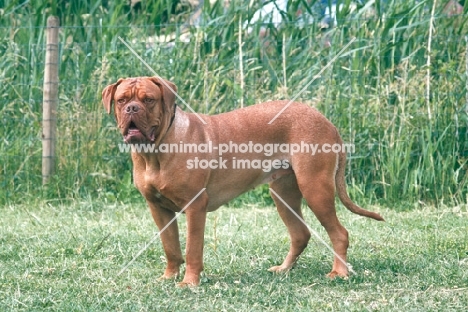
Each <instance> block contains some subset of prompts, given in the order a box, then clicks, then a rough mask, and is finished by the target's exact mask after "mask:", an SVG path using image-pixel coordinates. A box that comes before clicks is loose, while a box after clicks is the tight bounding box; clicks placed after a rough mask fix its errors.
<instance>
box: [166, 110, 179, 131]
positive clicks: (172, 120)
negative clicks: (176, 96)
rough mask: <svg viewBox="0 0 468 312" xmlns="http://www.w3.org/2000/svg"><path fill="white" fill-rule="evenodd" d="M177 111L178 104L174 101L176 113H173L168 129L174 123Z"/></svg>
mask: <svg viewBox="0 0 468 312" xmlns="http://www.w3.org/2000/svg"><path fill="white" fill-rule="evenodd" d="M176 111H177V104H176V103H174V114H172V117H171V122H170V123H169V127H167V130H168V131H169V129H170V128H171V126H172V124H173V123H174V119H175V114H176Z"/></svg>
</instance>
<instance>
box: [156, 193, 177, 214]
mask: <svg viewBox="0 0 468 312" xmlns="http://www.w3.org/2000/svg"><path fill="white" fill-rule="evenodd" d="M153 198H154V201H155V202H156V203H157V204H158V206H160V207H163V208H166V209H170V210H172V211H180V208H179V207H178V206H177V205H176V204H174V202H173V201H172V200H170V199H169V198H167V197H166V196H164V195H163V194H161V193H160V192H159V191H157V190H155V191H154V197H153Z"/></svg>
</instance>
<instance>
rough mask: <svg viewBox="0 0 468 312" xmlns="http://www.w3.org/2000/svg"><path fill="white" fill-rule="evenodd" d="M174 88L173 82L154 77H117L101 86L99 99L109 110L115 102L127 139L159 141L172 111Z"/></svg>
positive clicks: (122, 131)
mask: <svg viewBox="0 0 468 312" xmlns="http://www.w3.org/2000/svg"><path fill="white" fill-rule="evenodd" d="M171 89H172V90H171ZM176 92H177V88H176V86H175V85H174V84H173V83H172V82H170V81H167V80H164V79H161V78H157V77H137V78H127V79H119V80H118V81H117V82H116V83H114V84H111V85H109V86H107V87H106V88H104V90H103V91H102V103H103V104H104V108H105V109H106V111H107V113H109V114H110V112H111V110H112V103H114V114H115V118H116V120H117V125H118V127H119V129H120V132H121V133H122V135H123V138H124V141H125V142H126V143H130V144H133V143H156V144H159V142H160V141H161V139H162V137H163V136H164V134H165V133H166V131H167V130H168V129H169V126H170V124H171V120H172V118H173V116H174V114H175V106H174V103H175V93H176Z"/></svg>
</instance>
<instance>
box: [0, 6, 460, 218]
mask: <svg viewBox="0 0 468 312" xmlns="http://www.w3.org/2000/svg"><path fill="white" fill-rule="evenodd" d="M463 5H464V3H463V2H456V1H432V0H427V1H414V0H410V1H403V0H394V1H379V0H376V1H314V0H290V1H286V0H282V1H280V0H277V1H263V2H262V1H250V2H249V1H240V0H232V1H223V0H220V1H209V0H205V1H203V0H198V1H195V0H185V1H184V0H180V1H176V0H174V1H171V0H153V1H149V0H131V1H129V0H127V1H124V0H119V1H111V0H102V1H90V0H85V1H72V0H59V1H42V2H41V1H29V0H28V1H24V0H11V1H9V0H0V30H1V32H0V55H1V57H0V96H1V105H0V119H1V122H0V166H1V169H0V170H1V176H0V179H1V180H0V204H1V205H4V204H8V203H24V202H26V203H27V202H30V203H34V201H37V200H41V201H44V200H45V201H58V202H63V203H66V202H67V201H70V200H79V199H81V198H87V199H89V198H91V199H93V200H101V201H104V202H124V203H125V202H135V201H141V202H142V201H143V199H142V197H141V196H140V195H139V193H138V191H137V190H136V189H135V187H134V186H133V184H132V177H131V161H130V156H129V155H128V154H123V153H120V152H119V150H118V144H119V143H121V142H122V138H121V136H120V135H119V132H118V131H117V128H116V125H115V121H114V118H113V116H112V115H110V116H108V115H107V114H106V113H105V111H104V109H103V107H102V104H101V91H102V89H103V88H104V87H105V86H106V85H108V84H110V83H113V82H115V81H116V80H117V79H118V78H120V77H130V76H149V75H152V73H151V72H150V71H149V70H148V69H147V68H146V67H145V66H144V65H143V64H142V63H141V62H140V61H139V60H138V59H137V58H136V57H135V56H134V55H133V54H132V53H131V52H130V50H129V49H128V48H127V47H126V46H125V45H124V44H123V43H122V42H121V41H120V40H119V39H118V37H119V36H120V37H121V38H122V39H124V40H125V41H127V42H128V43H129V45H131V46H132V47H133V49H135V51H136V52H137V53H138V54H140V55H141V56H142V57H143V59H144V60H145V61H146V62H147V63H148V64H149V65H150V66H151V67H152V68H153V69H154V70H155V71H156V72H157V73H158V74H159V75H160V76H162V77H164V78H166V79H168V80H171V81H173V82H174V83H175V84H176V85H177V86H178V89H179V94H180V96H181V97H182V98H183V99H184V100H185V101H186V102H187V103H189V104H190V105H191V107H193V108H194V109H195V110H196V111H197V112H200V113H208V114H215V113H220V112H225V111H230V110H233V109H236V108H239V107H241V106H247V105H252V104H255V103H258V102H262V101H266V100H273V99H289V98H292V97H294V96H295V94H296V93H298V92H299V91H300V90H302V89H303V88H304V87H305V86H306V85H308V84H309V82H310V81H312V80H313V78H314V77H315V76H316V75H317V74H318V73H319V72H320V70H321V69H322V68H323V67H325V66H326V65H327V64H328V63H329V62H330V61H331V60H332V59H333V58H334V57H335V56H337V54H338V52H339V51H340V50H341V49H342V48H343V47H344V46H345V45H346V44H348V43H349V42H350V41H351V40H352V39H353V38H356V39H355V41H354V42H353V43H352V44H351V45H350V46H349V47H348V48H347V49H346V50H345V51H344V52H343V53H342V54H341V55H339V57H338V58H337V59H336V61H334V62H333V63H332V64H331V66H329V67H328V68H327V69H326V70H325V71H324V72H323V73H322V74H321V75H320V77H319V78H318V79H315V80H314V81H313V83H311V84H310V85H309V86H308V87H307V89H306V91H305V92H303V93H301V95H300V96H299V98H298V99H297V100H298V101H302V102H304V103H307V104H309V105H311V106H314V107H316V108H317V109H319V110H320V111H321V112H322V113H324V115H325V116H326V117H327V118H328V119H330V120H331V121H332V122H333V123H334V124H335V125H336V126H337V127H338V129H339V130H340V132H341V135H342V137H343V139H344V141H345V142H348V143H354V144H355V146H356V150H355V153H353V154H351V155H349V156H348V184H349V192H350V193H351V197H352V198H354V199H356V201H357V202H359V203H361V204H365V203H367V204H373V203H375V204H383V205H387V206H389V207H393V208H395V209H411V208H414V207H418V206H421V205H428V204H431V205H439V204H458V203H465V202H466V201H467V197H468V191H467V190H468V188H467V182H468V173H467V169H468V165H467V161H468V128H467V125H468V115H467V112H468V89H467V84H468V81H467V73H468V39H467V37H466V33H467V28H468V26H467V23H466V22H467V15H466V8H464V6H463ZM49 16H58V17H59V19H60V26H61V27H60V44H59V79H60V84H59V110H58V130H57V156H56V157H57V163H56V173H55V175H54V176H53V177H52V179H51V180H50V181H49V183H48V184H47V185H46V186H42V177H41V161H42V160H41V158H42V154H41V150H42V145H41V139H42V99H43V80H44V66H45V61H44V58H45V50H46V46H45V43H46V41H45V26H46V20H47V18H48V17H49ZM431 25H432V26H431ZM179 104H180V105H179V106H180V107H181V108H182V109H185V110H186V111H188V110H187V109H186V108H185V107H184V105H183V104H182V103H179ZM253 118H255V116H253ZM262 201H263V202H264V203H265V204H270V203H271V200H270V199H269V195H268V188H267V187H266V186H264V187H259V188H257V189H256V190H254V191H252V192H250V193H248V194H246V195H243V196H242V197H240V198H238V199H236V200H234V202H232V203H231V205H243V204H245V203H249V202H262Z"/></svg>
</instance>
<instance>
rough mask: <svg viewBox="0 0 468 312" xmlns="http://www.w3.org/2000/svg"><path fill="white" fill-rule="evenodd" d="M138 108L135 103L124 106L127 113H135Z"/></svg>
mask: <svg viewBox="0 0 468 312" xmlns="http://www.w3.org/2000/svg"><path fill="white" fill-rule="evenodd" d="M139 110H140V107H139V106H138V105H137V104H128V105H127V107H125V112H126V113H127V114H134V113H137V112H138V111H139Z"/></svg>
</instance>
